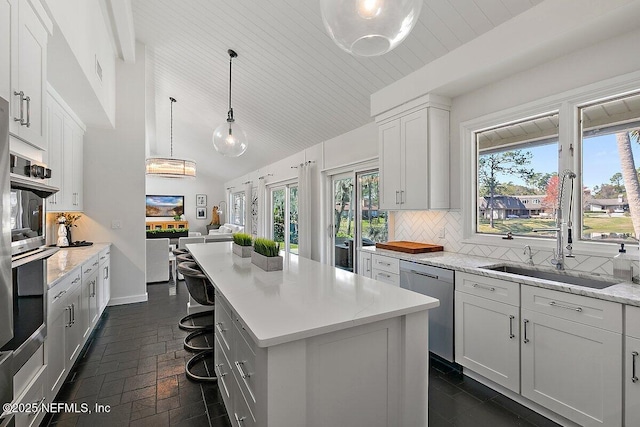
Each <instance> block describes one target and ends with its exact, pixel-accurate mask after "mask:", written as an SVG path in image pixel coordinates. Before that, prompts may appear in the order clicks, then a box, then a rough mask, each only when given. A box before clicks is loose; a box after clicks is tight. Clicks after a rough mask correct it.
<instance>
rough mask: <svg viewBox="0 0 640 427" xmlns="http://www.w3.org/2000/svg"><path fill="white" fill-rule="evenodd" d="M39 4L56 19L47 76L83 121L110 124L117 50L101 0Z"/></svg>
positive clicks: (54, 0) (111, 121)
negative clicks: (98, 65) (98, 67)
mask: <svg viewBox="0 0 640 427" xmlns="http://www.w3.org/2000/svg"><path fill="white" fill-rule="evenodd" d="M43 4H44V5H45V7H46V8H47V10H48V11H49V13H50V14H51V16H52V18H53V20H54V21H55V23H56V26H55V28H54V33H53V36H52V37H50V40H49V45H48V47H47V48H48V59H47V61H48V63H47V65H48V80H49V81H50V82H51V83H52V85H53V86H54V87H55V88H56V90H57V91H58V92H59V93H60V95H62V97H63V98H64V99H65V101H66V102H68V103H69V105H70V106H71V108H72V109H73V110H74V111H75V112H76V113H77V114H78V116H80V118H81V119H82V121H83V122H85V123H86V124H87V125H93V126H98V127H112V126H113V125H114V124H115V114H116V112H115V108H116V106H115V102H116V100H115V88H114V86H115V84H116V83H115V82H116V76H115V72H116V71H115V70H116V68H115V63H116V54H115V50H114V48H115V47H114V45H113V43H112V40H111V33H110V30H109V28H108V27H107V22H108V17H105V16H104V15H103V13H104V11H103V9H102V7H101V2H100V0H64V1H60V0H44V1H43ZM96 60H97V61H98V62H99V63H100V67H101V68H102V80H100V79H99V78H98V75H97V73H96Z"/></svg>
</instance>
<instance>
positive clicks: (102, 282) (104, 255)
mask: <svg viewBox="0 0 640 427" xmlns="http://www.w3.org/2000/svg"><path fill="white" fill-rule="evenodd" d="M98 260H99V263H100V269H99V271H98V289H97V292H98V313H99V314H98V316H99V315H100V314H101V313H102V312H103V311H104V309H105V308H106V307H107V304H109V300H110V299H111V271H110V270H111V247H107V248H106V249H103V250H102V251H101V252H100V255H99V259H98Z"/></svg>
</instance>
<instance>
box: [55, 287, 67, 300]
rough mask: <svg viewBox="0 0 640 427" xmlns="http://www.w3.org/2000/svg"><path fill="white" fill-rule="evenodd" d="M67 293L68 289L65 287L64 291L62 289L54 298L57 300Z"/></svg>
mask: <svg viewBox="0 0 640 427" xmlns="http://www.w3.org/2000/svg"><path fill="white" fill-rule="evenodd" d="M66 293H67V290H66V289H65V290H64V291H60V292H58V295H56V296H55V297H53V300H54V301H55V300H57V299H59V298H60V297H62V295H64V294H66Z"/></svg>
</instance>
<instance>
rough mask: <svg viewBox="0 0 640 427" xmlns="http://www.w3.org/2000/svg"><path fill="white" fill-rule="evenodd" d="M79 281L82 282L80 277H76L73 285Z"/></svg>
mask: <svg viewBox="0 0 640 427" xmlns="http://www.w3.org/2000/svg"><path fill="white" fill-rule="evenodd" d="M78 280H80V277H76V278H75V279H73V282H71V284H72V285H73V284H74V283H78Z"/></svg>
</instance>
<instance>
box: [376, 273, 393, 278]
mask: <svg viewBox="0 0 640 427" xmlns="http://www.w3.org/2000/svg"><path fill="white" fill-rule="evenodd" d="M378 276H382V277H386V278H387V279H391V276H390V275H388V274H386V273H378Z"/></svg>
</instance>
